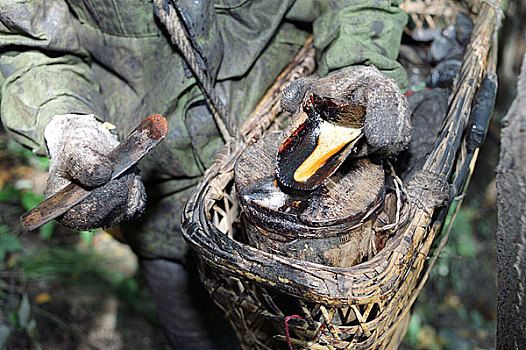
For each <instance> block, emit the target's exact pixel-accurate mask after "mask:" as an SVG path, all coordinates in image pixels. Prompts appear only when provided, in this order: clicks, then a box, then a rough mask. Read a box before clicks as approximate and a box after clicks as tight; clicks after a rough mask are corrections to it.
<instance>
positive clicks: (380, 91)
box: [281, 67, 412, 157]
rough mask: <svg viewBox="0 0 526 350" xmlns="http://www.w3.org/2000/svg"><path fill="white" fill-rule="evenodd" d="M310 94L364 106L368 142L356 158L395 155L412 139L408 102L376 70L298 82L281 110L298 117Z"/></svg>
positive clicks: (288, 89)
mask: <svg viewBox="0 0 526 350" xmlns="http://www.w3.org/2000/svg"><path fill="white" fill-rule="evenodd" d="M307 92H311V93H314V94H316V95H318V96H321V97H326V98H334V99H338V100H341V101H348V102H350V103H352V104H355V105H361V106H364V107H365V109H366V113H365V125H364V130H363V131H364V135H365V140H366V142H365V144H364V145H363V146H362V148H361V149H359V150H358V152H356V153H354V155H358V156H364V155H369V154H372V153H375V154H378V155H381V156H385V157H390V156H394V155H396V154H398V153H399V152H400V151H402V150H403V149H404V148H406V147H407V145H408V144H409V142H410V140H411V129H412V127H411V120H410V117H409V113H408V105H407V100H406V98H405V96H404V95H403V94H402V93H401V92H400V89H399V88H398V85H397V84H396V82H395V81H394V80H393V79H391V78H388V77H386V76H385V75H383V74H382V73H381V72H380V71H379V70H378V69H377V68H375V67H363V68H356V69H349V70H346V71H343V72H339V73H335V74H332V75H330V76H327V77H325V78H303V79H299V80H297V81H295V82H293V83H291V84H290V85H288V86H287V87H286V88H285V89H284V91H283V94H282V100H281V106H282V108H283V109H284V110H286V111H287V112H290V113H292V114H295V113H296V112H297V111H298V108H299V107H300V106H301V104H302V102H303V99H304V96H305V94H306V93H307Z"/></svg>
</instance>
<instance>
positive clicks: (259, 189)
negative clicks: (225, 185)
mask: <svg viewBox="0 0 526 350" xmlns="http://www.w3.org/2000/svg"><path fill="white" fill-rule="evenodd" d="M282 139H283V134H282V133H280V132H275V133H270V134H269V135H267V136H266V137H265V138H263V139H262V140H260V141H259V142H257V143H255V144H253V145H250V146H248V147H247V148H246V149H245V150H244V151H243V153H242V154H241V155H240V156H239V158H238V160H237V162H236V166H235V171H234V174H235V183H236V189H237V196H238V200H239V203H240V205H241V209H242V212H243V218H244V222H245V228H246V230H247V237H248V242H249V244H250V245H251V246H253V247H256V248H258V249H259V250H261V251H265V252H268V253H272V254H278V255H283V256H287V257H290V258H296V259H300V260H305V261H311V262H315V263H320V264H324V265H328V266H353V265H356V264H357V263H360V262H362V261H364V260H368V259H369V258H372V256H373V255H374V252H373V251H376V249H375V238H376V235H375V231H374V230H373V225H375V224H376V218H377V216H378V214H379V212H380V211H381V210H382V208H383V203H384V198H385V187H384V182H385V179H384V170H383V167H382V165H381V164H375V163H373V162H371V161H370V160H368V159H364V158H361V159H357V160H355V161H354V162H353V161H352V160H349V162H346V163H345V166H344V167H342V168H340V169H339V171H338V172H337V173H336V174H334V175H333V176H331V177H330V178H329V179H328V180H327V181H325V182H324V183H323V184H322V185H321V186H320V187H318V188H316V189H315V190H314V191H298V190H296V191H294V190H291V189H287V188H284V187H282V186H280V185H278V182H277V180H276V176H275V156H276V152H277V150H278V147H279V145H280V143H281V140H282ZM390 220H393V218H390ZM376 226H381V224H380V223H377V224H376Z"/></svg>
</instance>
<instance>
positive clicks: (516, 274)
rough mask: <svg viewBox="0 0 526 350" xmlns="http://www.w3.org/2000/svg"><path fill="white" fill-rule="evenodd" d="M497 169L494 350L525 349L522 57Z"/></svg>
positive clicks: (525, 76) (525, 78)
mask: <svg viewBox="0 0 526 350" xmlns="http://www.w3.org/2000/svg"><path fill="white" fill-rule="evenodd" d="M501 140H502V141H501V152H500V161H499V165H498V168H497V210H498V232H497V259H498V260H497V283H498V293H497V349H506V350H508V349H524V348H525V347H526V56H525V57H524V60H523V63H522V71H521V75H520V77H519V82H518V85H517V97H516V98H515V101H514V102H513V104H512V106H511V108H510V110H509V111H508V114H507V115H506V117H505V118H504V119H503V128H502V133H501Z"/></svg>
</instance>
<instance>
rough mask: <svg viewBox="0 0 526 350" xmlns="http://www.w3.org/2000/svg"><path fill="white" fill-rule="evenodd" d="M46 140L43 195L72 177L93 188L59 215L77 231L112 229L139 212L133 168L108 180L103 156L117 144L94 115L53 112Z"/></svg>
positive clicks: (142, 197) (141, 198)
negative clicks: (46, 170) (46, 176)
mask: <svg viewBox="0 0 526 350" xmlns="http://www.w3.org/2000/svg"><path fill="white" fill-rule="evenodd" d="M44 138H45V140H46V145H47V148H48V151H49V155H50V168H49V177H48V180H47V187H46V189H45V191H44V197H45V198H46V199H47V198H49V197H50V196H51V195H53V194H55V193H56V192H58V191H60V190H61V189H62V188H64V187H65V186H67V185H68V184H69V183H70V182H72V181H73V182H76V183H78V184H80V185H81V186H84V187H88V188H93V187H96V188H95V189H94V190H93V191H92V193H91V194H90V195H89V196H88V197H87V198H86V199H85V200H83V201H82V202H80V203H79V204H77V205H76V206H74V207H73V208H71V209H70V210H69V211H67V212H66V213H65V214H64V215H62V216H60V217H59V218H58V219H57V220H58V221H59V222H60V223H62V224H63V225H65V226H67V227H69V228H72V229H77V230H88V229H92V228H97V227H111V226H114V225H116V224H118V223H119V222H121V221H123V220H129V219H131V218H133V217H135V216H138V215H140V214H141V213H142V212H143V210H144V206H145V203H146V194H145V191H144V186H143V184H142V181H141V178H140V176H139V173H138V170H137V169H136V168H134V167H133V168H131V169H130V170H128V171H127V172H126V173H124V174H123V175H121V176H120V177H118V178H117V179H114V180H111V181H109V182H108V180H109V179H110V178H111V174H112V171H113V167H112V164H111V163H110V161H109V160H108V158H107V156H106V155H107V154H108V153H109V152H110V151H111V150H112V149H113V148H115V146H117V145H118V144H119V142H118V140H117V136H116V135H113V134H112V133H111V132H110V131H109V130H108V129H107V128H106V127H105V126H104V125H103V124H102V123H100V122H99V121H97V120H96V119H95V117H94V116H93V115H80V114H67V115H57V116H55V117H54V118H53V119H52V121H51V122H50V123H49V124H48V125H47V126H46V129H45V131H44ZM101 185H102V186H101ZM98 186H100V187H98Z"/></svg>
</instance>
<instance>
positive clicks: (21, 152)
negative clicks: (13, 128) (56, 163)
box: [6, 139, 49, 170]
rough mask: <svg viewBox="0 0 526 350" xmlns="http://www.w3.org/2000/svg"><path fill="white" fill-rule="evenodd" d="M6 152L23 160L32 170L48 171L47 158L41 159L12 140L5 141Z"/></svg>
mask: <svg viewBox="0 0 526 350" xmlns="http://www.w3.org/2000/svg"><path fill="white" fill-rule="evenodd" d="M6 150H7V152H9V153H10V154H11V155H14V156H17V157H18V158H21V159H23V160H25V161H26V162H27V163H28V165H30V166H32V167H33V168H36V169H40V170H48V169H49V158H48V157H42V156H38V155H36V154H34V153H33V152H31V151H30V150H29V149H27V148H25V147H24V146H22V145H21V144H19V143H18V142H16V141H15V140H13V139H9V140H8V141H7V145H6Z"/></svg>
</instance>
